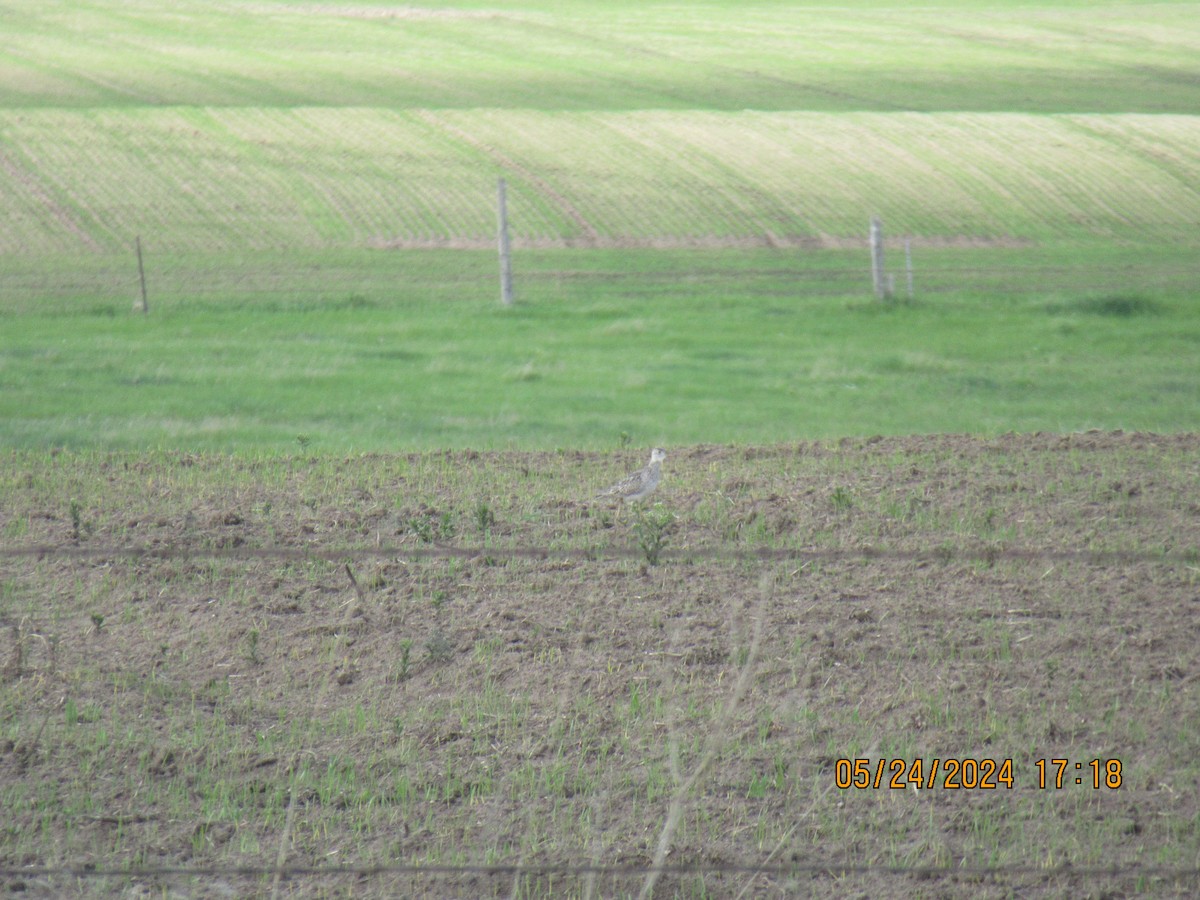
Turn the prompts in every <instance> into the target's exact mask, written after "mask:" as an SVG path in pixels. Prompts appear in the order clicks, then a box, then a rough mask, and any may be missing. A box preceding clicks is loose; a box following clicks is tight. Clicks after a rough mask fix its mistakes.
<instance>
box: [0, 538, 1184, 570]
mask: <svg viewBox="0 0 1200 900" xmlns="http://www.w3.org/2000/svg"><path fill="white" fill-rule="evenodd" d="M644 556H645V551H643V550H642V549H640V548H638V547H636V546H632V545H631V546H626V547H620V546H605V547H595V548H582V549H571V548H559V547H551V546H512V547H489V546H461V547H459V546H452V545H449V544H439V543H436V542H435V543H433V544H427V545H416V544H411V545H410V544H393V545H388V546H353V547H329V548H325V547H247V546H222V545H217V546H200V545H187V544H164V545H156V546H92V545H58V544H35V545H29V546H24V547H0V559H47V558H55V557H59V558H63V559H76V560H104V559H131V560H135V561H136V560H139V559H221V560H285V561H296V560H313V561H321V562H335V563H336V562H343V561H345V560H348V559H378V558H400V559H483V560H489V561H500V560H509V559H532V560H546V559H565V560H579V561H582V562H602V561H605V560H617V559H630V558H634V559H636V558H640V557H644ZM657 559H658V560H659V561H660V562H665V561H676V562H686V561H690V560H714V561H728V562H754V561H762V562H789V561H794V562H799V563H805V562H810V561H811V562H817V561H826V562H857V561H864V560H897V561H905V562H942V563H950V562H985V563H991V562H998V561H1000V560H1014V561H1026V562H1036V561H1045V562H1053V563H1059V562H1078V563H1084V564H1087V565H1096V566H1105V565H1128V564H1133V563H1159V564H1163V565H1185V566H1188V567H1192V568H1196V567H1200V548H1186V549H1183V550H1174V549H1166V548H1164V549H1162V550H1086V549H1071V548H1058V549H1055V548H1049V547H1001V546H995V547H994V546H987V545H979V546H966V547H954V546H948V545H945V546H937V547H927V548H918V549H904V548H889V547H875V546H870V545H863V546H859V547H834V548H815V549H809V550H801V549H789V548H776V547H763V548H757V549H746V550H735V549H725V548H721V547H711V546H709V547H688V548H682V549H666V550H663V551H662V552H661V554H660V555H659V556H658V557H657Z"/></svg>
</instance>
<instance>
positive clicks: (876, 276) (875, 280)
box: [871, 216, 890, 300]
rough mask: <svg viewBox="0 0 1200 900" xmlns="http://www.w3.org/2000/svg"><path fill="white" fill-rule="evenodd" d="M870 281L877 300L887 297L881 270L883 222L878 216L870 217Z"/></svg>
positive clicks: (885, 281)
mask: <svg viewBox="0 0 1200 900" xmlns="http://www.w3.org/2000/svg"><path fill="white" fill-rule="evenodd" d="M871 283H872V285H873V286H874V288H875V298H876V299H877V300H886V299H888V297H889V296H890V292H889V291H888V283H887V278H886V277H885V276H884V271H883V223H882V222H880V221H879V217H878V216H872V217H871Z"/></svg>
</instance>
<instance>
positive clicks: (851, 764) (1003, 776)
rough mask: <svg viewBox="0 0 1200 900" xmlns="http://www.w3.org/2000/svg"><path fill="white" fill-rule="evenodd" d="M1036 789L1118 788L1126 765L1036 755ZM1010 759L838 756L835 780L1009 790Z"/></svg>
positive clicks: (873, 785) (851, 784)
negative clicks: (847, 757) (1038, 756)
mask: <svg viewBox="0 0 1200 900" xmlns="http://www.w3.org/2000/svg"><path fill="white" fill-rule="evenodd" d="M1033 768H1034V770H1035V771H1034V775H1035V776H1036V777H1035V778H1034V780H1033V781H1034V785H1035V786H1036V787H1037V788H1038V790H1043V791H1044V790H1062V789H1063V788H1065V787H1069V786H1071V785H1078V786H1081V787H1082V786H1084V785H1086V786H1087V787H1090V788H1092V789H1093V790H1097V791H1098V790H1101V789H1102V788H1103V789H1107V790H1112V791H1115V790H1117V789H1118V788H1119V787H1120V786H1121V783H1122V781H1123V778H1124V775H1123V771H1124V767H1123V766H1122V764H1121V760H1119V759H1089V760H1087V761H1086V762H1072V761H1071V760H1069V759H1039V760H1035V761H1034V763H1033ZM1013 769H1014V765H1013V761H1012V760H1011V759H987V758H982V759H974V758H972V757H962V758H959V757H945V758H943V757H936V756H935V757H933V758H932V759H928V760H924V759H888V758H887V757H881V758H879V759H845V758H843V759H839V760H838V761H837V762H836V763H835V764H834V767H833V776H834V784H835V785H836V786H837V787H839V788H841V789H842V790H850V789H852V788H853V789H857V790H860V791H865V790H878V789H881V788H883V789H890V790H904V789H905V788H909V787H915V788H939V787H940V788H942V789H943V790H949V791H957V790H964V791H994V790H999V789H1000V788H1005V789H1007V790H1012V789H1013V787H1014V786H1015V785H1016V783H1017V779H1016V777H1015V776H1014V775H1013Z"/></svg>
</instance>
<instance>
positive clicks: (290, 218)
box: [0, 0, 1200, 450]
mask: <svg viewBox="0 0 1200 900" xmlns="http://www.w3.org/2000/svg"><path fill="white" fill-rule="evenodd" d="M4 15H5V22H4V31H5V41H4V46H3V47H2V48H0V198H3V209H2V211H0V216H2V217H3V220H2V224H3V227H0V317H3V325H4V329H3V338H0V379H2V380H3V388H4V390H3V392H2V393H0V398H2V399H0V408H2V409H3V412H4V414H5V422H4V426H5V427H4V428H3V429H2V430H0V445H8V446H48V445H54V444H60V443H62V444H67V445H71V446H80V445H89V446H96V445H98V446H120V447H137V446H154V445H164V446H175V447H194V446H204V447H209V448H212V449H218V448H219V449H230V450H236V449H250V448H254V447H258V446H267V447H271V448H279V447H280V446H292V445H293V444H294V442H295V441H297V440H302V441H311V442H313V444H314V445H315V446H320V447H323V448H326V449H330V450H334V449H338V450H343V449H351V448H379V447H388V448H390V447H395V446H397V445H398V444H399V445H401V446H411V447H434V446H439V445H453V446H488V447H506V446H521V447H528V448H536V447H546V446H557V445H564V446H565V445H587V446H610V445H611V442H612V441H614V440H617V439H618V438H619V437H620V435H622V434H625V435H628V437H629V439H630V440H634V441H636V442H639V443H650V442H654V441H657V440H661V441H668V442H669V441H689V442H690V441H702V440H747V441H756V440H783V439H792V438H799V437H810V438H811V437H824V436H834V435H840V434H868V433H874V432H909V431H911V432H927V431H940V430H950V431H978V432H984V433H995V432H997V431H1004V430H1036V429H1044V430H1071V429H1076V428H1087V427H1104V428H1118V427H1119V428H1153V429H1156V430H1164V431H1171V430H1185V429H1190V428H1194V427H1196V424H1197V418H1196V412H1195V408H1194V404H1192V403H1191V402H1190V397H1192V396H1195V394H1196V392H1197V391H1198V390H1200V383H1198V382H1197V377H1198V376H1196V375H1195V374H1193V373H1194V372H1197V371H1200V366H1195V365H1191V363H1192V362H1194V361H1195V359H1196V356H1197V350H1196V348H1197V338H1196V333H1197V315H1200V313H1198V312H1197V311H1196V310H1197V306H1196V304H1195V303H1193V302H1191V300H1192V297H1193V296H1194V285H1195V283H1196V270H1197V258H1198V255H1200V227H1197V223H1198V222H1200V189H1198V188H1197V185H1200V117H1197V116H1196V114H1195V111H1196V110H1197V109H1200V77H1198V69H1200V67H1198V65H1197V63H1196V60H1197V59H1200V4H1195V3H1158V4H1142V3H1131V4H1079V3H1059V4H1055V5H1052V6H1049V7H1045V8H1036V9H1035V8H1031V7H1029V6H1026V5H1023V4H1017V3H952V4H941V5H933V6H922V7H918V8H913V7H907V6H896V5H889V4H883V3H868V2H861V3H853V4H850V5H847V6H841V7H829V6H823V5H822V6H818V5H806V4H795V3H763V4H733V3H710V4H691V5H687V6H684V7H680V6H678V5H674V6H662V5H658V4H640V3H639V4H634V3H605V4H584V3H578V4H552V3H536V2H530V3H517V4H504V5H503V6H502V8H496V7H494V6H490V5H487V4H475V3H464V4H447V3H435V4H427V5H425V6H421V7H413V6H397V5H392V4H380V3H369V2H364V3H355V4H337V3H334V4H317V3H313V4H296V3H270V2H261V3H251V2H244V3H243V2H222V3H198V2H197V3H189V2H184V3H172V4H165V3H157V2H150V0H144V2H140V3H137V4H132V5H131V4H124V3H121V4H118V3H116V2H111V0H101V2H96V3H90V4H87V5H79V4H71V5H56V6H46V5H44V4H34V3H30V2H26V0H21V2H18V3H12V4H7V5H6V7H5V13H4ZM499 176H503V177H504V178H505V179H506V180H507V183H508V192H509V213H510V223H511V229H512V233H513V237H514V245H515V247H516V253H517V260H516V263H515V267H516V270H517V287H518V297H519V307H520V308H519V309H518V310H514V311H513V312H512V313H511V314H509V315H507V316H502V315H500V314H499V313H498V311H497V310H495V309H494V305H495V297H496V292H497V288H496V272H495V268H496V266H495V254H494V251H493V250H492V249H491V247H492V245H493V241H494V232H495V227H496V226H495V185H496V179H497V177H499ZM873 215H879V216H881V217H882V219H883V220H884V224H885V231H886V234H887V236H888V239H889V254H890V256H889V268H890V271H891V274H892V276H893V278H895V279H896V285H897V290H898V294H899V296H901V298H906V297H907V283H906V272H905V260H904V256H903V254H904V251H903V246H904V242H905V241H908V243H909V247H910V249H911V251H912V254H913V260H914V265H915V269H916V272H915V294H916V297H917V301H918V302H917V303H916V304H915V305H913V306H906V307H905V308H903V309H901V310H894V311H892V312H891V313H886V314H884V313H881V312H880V311H872V310H871V309H870V307H869V302H868V301H869V296H870V282H869V279H868V277H867V256H866V247H865V235H866V231H867V222H868V219H869V217H871V216H873ZM138 237H140V238H141V242H142V246H143V248H144V250H145V256H146V269H147V278H148V283H149V290H150V298H151V315H150V317H149V320H148V321H144V322H142V321H138V322H133V321H130V320H128V318H127V313H128V310H129V309H130V307H131V305H132V301H133V300H134V298H135V297H136V296H137V293H138V286H137V278H136V266H135V262H134V257H133V245H134V242H135V240H136V239H137V238H138ZM864 304H865V305H864ZM748 399H749V400H752V402H747V400H748Z"/></svg>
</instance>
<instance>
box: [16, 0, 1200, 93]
mask: <svg viewBox="0 0 1200 900" xmlns="http://www.w3.org/2000/svg"><path fill="white" fill-rule="evenodd" d="M1196 7H1197V5H1196V4H1195V3H1161V2H1160V3H1144V2H1132V3H1093V2H1080V0H1067V2H1063V0H1059V2H1054V3H1050V4H1039V5H1032V4H1029V3H1025V2H1019V0H991V2H978V0H968V2H963V0H955V2H944V0H943V2H934V3H928V4H921V5H920V6H917V7H911V6H909V5H907V4H899V3H895V2H879V0H868V2H861V0H860V2H852V3H843V4H829V3H794V2H765V3H731V2H707V3H689V4H661V3H631V2H611V0H610V2H604V3H588V2H565V3H551V2H545V0H542V2H536V0H535V2H530V0H522V2H506V3H502V4H500V3H489V2H427V3H422V4H412V5H409V4H394V3H386V2H383V3H381V2H371V0H366V2H347V3H320V2H313V3H288V2H271V0H242V2H230V0H221V2H203V0H181V2H173V3H165V2H148V0H142V2H138V3H121V2H116V0H100V2H92V3H88V4H86V5H80V4H54V5H47V4H44V3H40V2H36V0H15V2H7V3H6V4H5V11H4V15H5V22H4V25H5V28H4V31H5V43H4V48H3V50H2V51H0V107H10V108H27V109H39V108H44V107H69V108H80V109H86V108H108V107H126V108H130V107H170V106H188V107H224V106H242V107H252V108H291V107H306V106H328V107H372V108H391V109H401V108H414V109H421V108H438V109H445V108H458V109H483V108H492V109H497V108H508V109H515V108H524V109H541V110H567V109H570V110H578V111H591V110H630V109H676V110H695V109H707V110H723V111H738V110H743V109H756V110H775V111H791V110H813V111H828V112H838V111H862V110H876V111H887V112H894V111H919V112H933V111H963V110H973V111H977V112H1017V111H1023V112H1039V113H1044V112H1068V113H1075V112H1088V113H1095V112H1105V113H1125V112H1147V113H1171V112H1174V113H1181V114H1185V115H1191V114H1193V113H1194V112H1195V109H1196V94H1197V91H1198V90H1200V89H1198V88H1197V85H1196V83H1195V80H1194V74H1195V71H1196V59H1197V58H1198V56H1200V26H1198V25H1197V16H1196Z"/></svg>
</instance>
